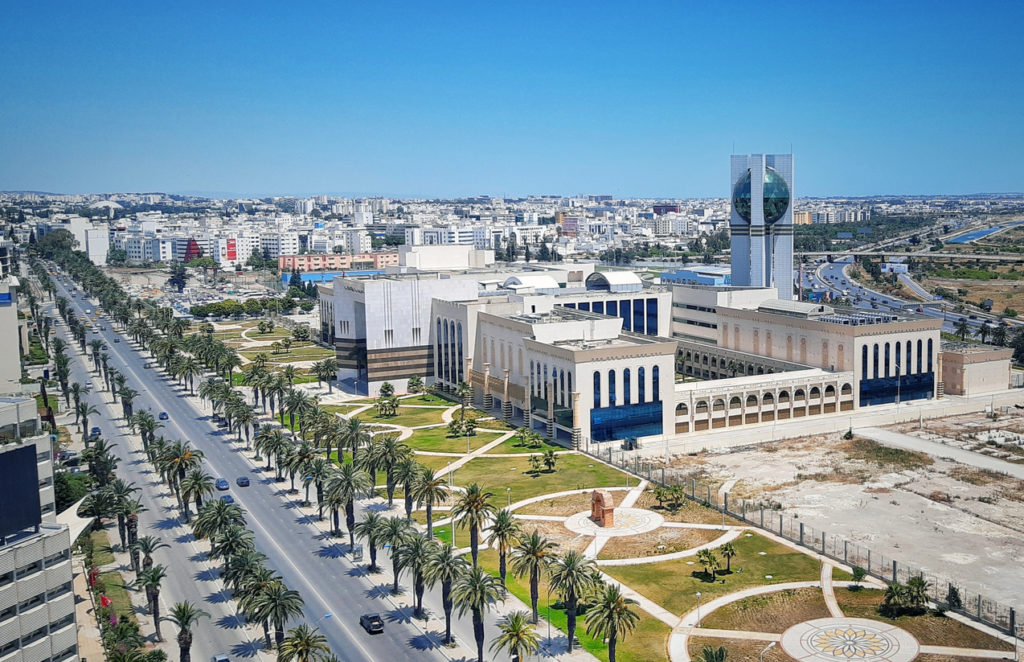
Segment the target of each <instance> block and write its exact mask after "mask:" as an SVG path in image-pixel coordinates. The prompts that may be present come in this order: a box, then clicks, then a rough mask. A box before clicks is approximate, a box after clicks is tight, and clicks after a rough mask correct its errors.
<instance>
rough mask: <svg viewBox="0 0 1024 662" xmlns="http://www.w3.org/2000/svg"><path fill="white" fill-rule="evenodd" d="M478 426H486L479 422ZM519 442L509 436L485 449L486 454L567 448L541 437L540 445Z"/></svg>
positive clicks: (541, 451)
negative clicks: (522, 444)
mask: <svg viewBox="0 0 1024 662" xmlns="http://www.w3.org/2000/svg"><path fill="white" fill-rule="evenodd" d="M480 427H487V426H486V425H483V424H481V426H480ZM520 443H521V442H520V440H519V439H518V438H516V437H515V436H511V437H509V438H508V439H506V440H505V441H503V442H501V443H500V444H498V445H497V446H495V447H494V448H492V449H491V450H489V451H487V453H488V454H490V453H496V454H507V453H543V452H544V451H546V450H547V449H549V448H553V449H555V450H556V451H564V450H569V449H567V448H566V447H565V446H561V445H559V444H556V443H552V442H550V441H548V440H547V439H542V440H541V442H540V446H536V447H535V446H530V445H529V444H527V445H526V446H521V445H520Z"/></svg>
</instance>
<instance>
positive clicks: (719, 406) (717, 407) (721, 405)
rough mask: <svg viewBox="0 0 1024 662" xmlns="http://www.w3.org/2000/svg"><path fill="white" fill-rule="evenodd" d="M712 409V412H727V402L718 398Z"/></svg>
mask: <svg viewBox="0 0 1024 662" xmlns="http://www.w3.org/2000/svg"><path fill="white" fill-rule="evenodd" d="M711 409H712V411H725V400H723V399H721V398H718V399H717V400H715V402H714V403H713V404H712V405H711Z"/></svg>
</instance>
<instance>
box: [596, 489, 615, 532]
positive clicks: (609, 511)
mask: <svg viewBox="0 0 1024 662" xmlns="http://www.w3.org/2000/svg"><path fill="white" fill-rule="evenodd" d="M590 519H591V520H593V521H594V522H595V523H596V524H597V525H598V526H600V527H612V526H615V505H614V504H613V503H612V495H611V493H610V492H608V490H594V491H593V492H592V493H591V495H590Z"/></svg>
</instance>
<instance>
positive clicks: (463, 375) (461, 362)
mask: <svg viewBox="0 0 1024 662" xmlns="http://www.w3.org/2000/svg"><path fill="white" fill-rule="evenodd" d="M455 342H456V344H457V347H458V358H457V359H456V361H458V363H456V367H457V368H458V371H459V379H458V381H459V382H460V383H461V382H464V381H465V380H466V373H465V372H464V371H465V369H466V361H465V360H464V359H463V358H462V322H459V326H458V331H457V332H456V336H455ZM491 360H492V361H493V360H494V357H493V356H492V357H491Z"/></svg>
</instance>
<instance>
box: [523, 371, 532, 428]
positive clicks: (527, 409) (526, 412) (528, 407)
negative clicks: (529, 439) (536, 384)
mask: <svg viewBox="0 0 1024 662" xmlns="http://www.w3.org/2000/svg"><path fill="white" fill-rule="evenodd" d="M532 410H533V371H532V370H531V371H530V374H528V375H527V376H526V397H525V398H523V425H525V426H526V429H527V430H532V429H533V428H532V427H531V425H530V419H531V418H532V413H533V412H532Z"/></svg>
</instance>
